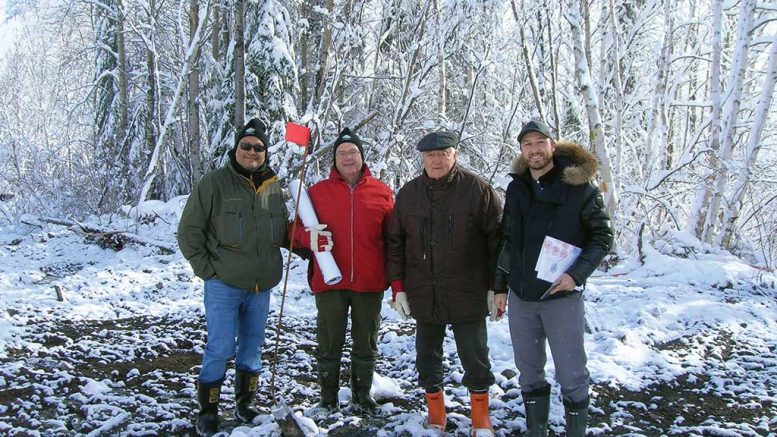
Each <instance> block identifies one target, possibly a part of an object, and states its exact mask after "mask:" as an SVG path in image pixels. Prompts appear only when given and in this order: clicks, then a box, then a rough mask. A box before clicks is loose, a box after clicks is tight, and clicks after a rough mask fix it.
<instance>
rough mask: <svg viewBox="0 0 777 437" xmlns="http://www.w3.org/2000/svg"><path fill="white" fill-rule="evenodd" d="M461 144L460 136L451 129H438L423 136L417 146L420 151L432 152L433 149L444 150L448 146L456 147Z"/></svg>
mask: <svg viewBox="0 0 777 437" xmlns="http://www.w3.org/2000/svg"><path fill="white" fill-rule="evenodd" d="M458 144H459V136H458V135H456V134H455V133H453V132H449V131H437V132H432V133H430V134H427V135H426V136H425V137H423V138H421V141H419V142H418V145H417V146H415V148H416V150H418V151H419V152H430V151H432V150H442V149H447V148H448V147H456V146H457V145H458Z"/></svg>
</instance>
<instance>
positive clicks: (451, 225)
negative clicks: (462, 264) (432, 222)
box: [448, 215, 453, 255]
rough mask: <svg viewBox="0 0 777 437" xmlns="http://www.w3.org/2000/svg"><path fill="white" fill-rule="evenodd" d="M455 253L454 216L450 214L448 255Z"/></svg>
mask: <svg viewBox="0 0 777 437" xmlns="http://www.w3.org/2000/svg"><path fill="white" fill-rule="evenodd" d="M451 254H453V216H451V215H449V216H448V255H451Z"/></svg>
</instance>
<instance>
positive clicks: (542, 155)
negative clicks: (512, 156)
mask: <svg viewBox="0 0 777 437" xmlns="http://www.w3.org/2000/svg"><path fill="white" fill-rule="evenodd" d="M555 150H556V142H555V141H553V140H552V139H550V138H548V137H546V136H545V135H543V134H541V133H539V132H529V133H528V134H526V135H524V136H523V138H522V139H521V155H523V159H525V160H526V162H527V163H528V164H529V168H530V169H531V170H532V171H533V173H538V174H540V175H542V174H544V173H545V172H547V171H548V170H550V169H551V167H553V152H554V151H555Z"/></svg>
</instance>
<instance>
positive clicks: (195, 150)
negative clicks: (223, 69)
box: [187, 0, 207, 187]
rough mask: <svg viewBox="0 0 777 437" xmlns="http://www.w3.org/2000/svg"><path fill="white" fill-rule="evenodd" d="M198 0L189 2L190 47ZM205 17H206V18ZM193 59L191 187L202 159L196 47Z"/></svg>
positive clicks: (190, 122)
mask: <svg viewBox="0 0 777 437" xmlns="http://www.w3.org/2000/svg"><path fill="white" fill-rule="evenodd" d="M199 3H200V2H199V0H189V44H190V45H191V44H192V42H193V41H194V38H195V36H196V35H195V33H196V32H197V28H198V27H199V25H200V23H199V13H200V11H199V7H200V5H199ZM206 17H207V16H206ZM193 56H194V59H193V60H192V69H191V71H190V72H189V101H188V111H187V112H188V117H189V131H188V132H187V133H188V134H189V138H188V140H189V144H188V146H189V147H188V149H189V163H190V165H191V180H190V182H191V184H192V187H193V186H194V185H195V184H196V183H197V182H199V180H200V178H202V158H201V154H200V104H199V96H200V69H199V68H198V66H197V64H198V63H199V59H200V49H199V46H197V47H196V48H195V50H194V55H193Z"/></svg>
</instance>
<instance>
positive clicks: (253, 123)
mask: <svg viewBox="0 0 777 437" xmlns="http://www.w3.org/2000/svg"><path fill="white" fill-rule="evenodd" d="M245 137H256V138H259V141H261V142H262V144H264V146H265V147H270V139H269V138H267V127H266V126H265V125H264V123H262V121H261V120H259V119H258V118H252V119H251V120H249V121H248V123H246V125H245V126H243V128H242V129H240V131H239V132H238V133H237V138H236V139H235V149H237V145H238V144H240V140H242V139H243V138H245Z"/></svg>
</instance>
